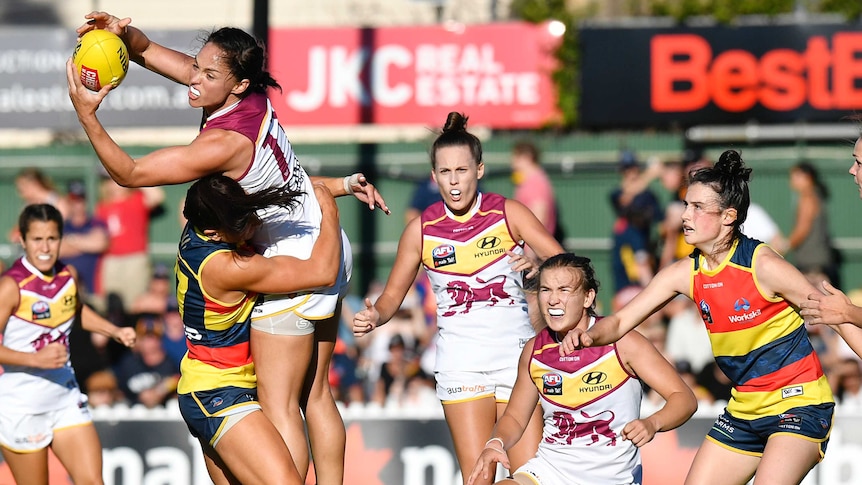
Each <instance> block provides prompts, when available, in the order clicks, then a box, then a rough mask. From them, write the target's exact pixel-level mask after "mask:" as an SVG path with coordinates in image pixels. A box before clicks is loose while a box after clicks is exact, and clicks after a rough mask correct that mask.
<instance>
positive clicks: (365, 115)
mask: <svg viewBox="0 0 862 485" xmlns="http://www.w3.org/2000/svg"><path fill="white" fill-rule="evenodd" d="M558 40H559V38H558V37H554V36H553V35H551V34H550V33H549V30H548V28H547V26H545V25H541V24H539V25H536V24H529V23H520V22H516V23H501V24H491V25H467V26H465V25H456V26H427V27H402V28H376V29H353V28H340V29H274V30H272V31H271V32H270V37H269V66H270V71H271V73H272V75H273V77H274V78H275V79H276V80H277V81H278V82H279V84H280V85H281V87H282V89H281V91H280V92H279V91H273V92H272V93H270V96H271V98H272V100H273V104H274V106H275V109H276V113H277V114H278V118H279V121H280V122H281V123H282V124H285V125H354V124H361V123H374V124H421V125H426V126H433V127H437V126H442V125H443V122H444V121H445V120H446V115H447V113H449V112H450V111H461V112H464V113H465V114H467V115H468V116H469V117H470V124H471V125H474V126H475V125H484V126H490V127H495V128H535V127H539V126H542V125H543V124H545V123H548V122H550V121H552V120H553V119H554V118H555V115H556V108H555V107H556V101H557V96H556V93H555V90H554V88H553V86H552V82H551V73H552V71H553V69H554V65H555V64H554V62H555V61H554V50H555V48H556V46H557V44H558Z"/></svg>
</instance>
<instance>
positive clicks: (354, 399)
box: [329, 305, 365, 406]
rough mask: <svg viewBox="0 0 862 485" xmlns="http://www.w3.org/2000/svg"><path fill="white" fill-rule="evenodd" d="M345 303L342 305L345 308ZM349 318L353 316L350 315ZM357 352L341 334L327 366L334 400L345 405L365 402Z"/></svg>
mask: <svg viewBox="0 0 862 485" xmlns="http://www.w3.org/2000/svg"><path fill="white" fill-rule="evenodd" d="M346 307H347V305H344V306H343V307H342V311H344V310H343V309H344V308H346ZM350 318H351V320H352V319H353V316H352V315H351V317H350ZM358 354H359V352H358V350H357V349H356V347H355V345H352V344H348V343H347V342H346V341H345V339H344V338H342V337H341V335H339V336H338V338H337V339H336V340H335V349H334V350H333V353H332V365H331V366H330V367H329V387H330V388H331V389H332V395H333V397H334V398H335V400H336V401H339V402H342V403H344V404H345V405H348V406H349V405H351V404H353V403H359V404H364V403H365V387H364V385H363V382H362V376H360V373H359V366H358V360H359V355H358Z"/></svg>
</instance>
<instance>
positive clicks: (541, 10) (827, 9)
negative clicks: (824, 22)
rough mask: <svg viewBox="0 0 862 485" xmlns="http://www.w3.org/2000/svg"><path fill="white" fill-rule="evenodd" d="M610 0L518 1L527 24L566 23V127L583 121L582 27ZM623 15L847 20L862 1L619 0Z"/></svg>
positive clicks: (562, 87)
mask: <svg viewBox="0 0 862 485" xmlns="http://www.w3.org/2000/svg"><path fill="white" fill-rule="evenodd" d="M606 1H607V0H592V1H591V2H588V3H587V5H586V6H585V7H581V8H580V9H574V8H572V7H571V6H570V5H569V4H570V3H571V2H567V1H566V0H513V1H512V4H511V12H512V17H514V18H519V19H522V20H526V21H528V22H535V23H539V22H544V21H548V20H558V21H560V22H563V23H564V24H565V25H566V34H565V35H564V36H563V41H562V42H561V44H560V47H559V49H558V50H557V53H556V57H557V60H558V61H559V66H558V68H557V71H556V72H554V74H553V80H554V83H555V85H556V87H557V93H558V97H559V102H558V106H559V109H560V112H561V113H562V120H561V125H562V126H561V128H564V129H570V128H574V127H576V126H577V124H578V103H579V101H580V83H579V76H580V74H579V64H580V45H579V39H578V25H579V24H580V22H581V21H583V20H588V19H591V18H594V17H596V16H597V15H598V14H599V11H600V9H601V8H600V7H601V6H602V5H603V2H606ZM615 5H616V6H617V8H618V10H619V11H618V12H616V14H618V15H620V16H629V17H631V16H643V15H648V16H653V17H672V18H674V19H675V20H676V21H677V22H684V21H685V20H686V19H688V18H690V17H698V16H711V17H713V18H715V20H716V21H718V22H720V23H730V22H732V21H733V20H734V19H735V18H736V17H739V16H742V15H767V16H776V15H781V14H788V13H792V12H794V11H796V9H798V8H802V9H804V10H806V11H808V12H811V13H838V14H841V15H843V16H844V17H845V18H847V19H848V20H858V19H859V17H860V15H862V0H627V1H625V2H618V3H616V4H615Z"/></svg>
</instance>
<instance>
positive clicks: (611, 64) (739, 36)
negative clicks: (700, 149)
mask: <svg viewBox="0 0 862 485" xmlns="http://www.w3.org/2000/svg"><path fill="white" fill-rule="evenodd" d="M860 30H862V24H860V23H822V22H803V23H799V24H780V23H775V24H772V23H770V24H761V25H742V26H724V25H716V26H705V27H692V26H679V27H655V28H628V27H614V28H608V27H585V28H583V29H582V30H581V31H580V36H581V37H580V40H581V44H582V49H583V50H582V53H581V61H582V62H581V74H582V76H581V104H580V114H581V118H580V120H581V122H582V124H583V125H584V126H586V127H594V128H601V127H613V128H619V127H633V128H642V127H646V126H651V127H656V126H691V125H695V124H700V123H712V124H714V123H733V124H742V123H749V122H752V121H756V122H760V123H793V122H837V121H839V120H840V119H841V118H842V117H844V116H846V115H848V114H851V113H853V112H857V111H860V110H862V31H860Z"/></svg>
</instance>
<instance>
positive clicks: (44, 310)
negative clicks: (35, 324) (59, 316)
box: [30, 301, 51, 320]
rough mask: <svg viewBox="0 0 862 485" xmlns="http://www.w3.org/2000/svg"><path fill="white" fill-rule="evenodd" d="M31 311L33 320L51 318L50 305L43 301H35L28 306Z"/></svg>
mask: <svg viewBox="0 0 862 485" xmlns="http://www.w3.org/2000/svg"><path fill="white" fill-rule="evenodd" d="M30 310H32V311H33V320H44V319H46V318H51V306H50V305H48V304H47V303H45V302H44V301H37V302H36V303H33V306H31V307H30Z"/></svg>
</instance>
